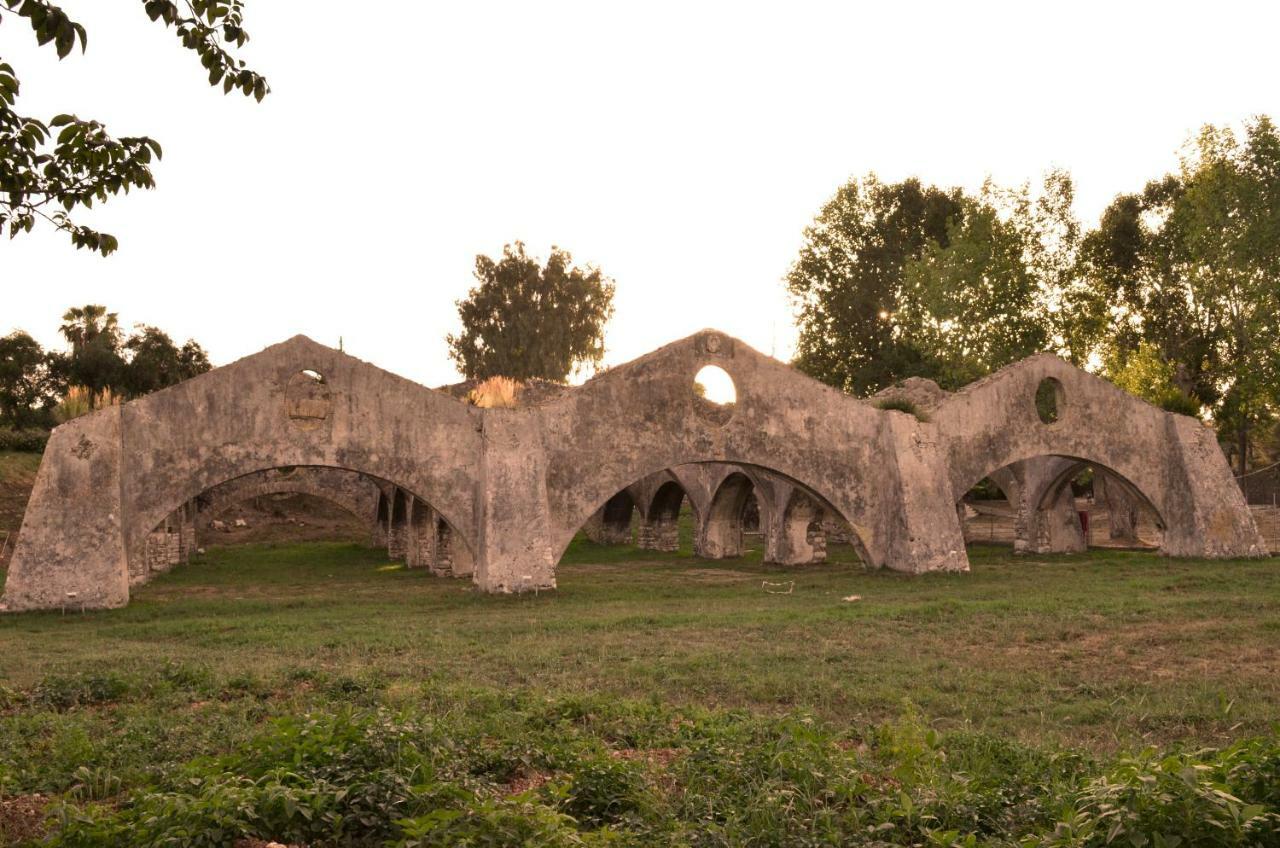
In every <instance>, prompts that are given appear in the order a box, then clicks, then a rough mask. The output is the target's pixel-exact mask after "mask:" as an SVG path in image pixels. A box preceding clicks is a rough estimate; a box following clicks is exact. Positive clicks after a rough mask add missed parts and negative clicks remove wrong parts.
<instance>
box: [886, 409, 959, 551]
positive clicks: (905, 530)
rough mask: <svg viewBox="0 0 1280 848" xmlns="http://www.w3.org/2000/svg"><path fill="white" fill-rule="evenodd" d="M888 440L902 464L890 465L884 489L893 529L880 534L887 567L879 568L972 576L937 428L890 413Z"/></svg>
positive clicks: (911, 418)
mask: <svg viewBox="0 0 1280 848" xmlns="http://www.w3.org/2000/svg"><path fill="white" fill-rule="evenodd" d="M882 438H883V439H884V441H885V443H886V447H887V448H888V453H889V455H890V456H892V457H893V458H894V460H896V461H895V462H894V463H893V464H892V465H890V464H889V463H886V466H887V467H886V473H885V478H886V479H885V480H884V481H883V483H881V485H882V486H883V487H884V496H885V497H886V498H887V499H888V501H889V505H890V508H889V509H888V510H886V518H887V519H888V524H887V526H884V527H882V528H881V529H880V533H882V534H883V542H884V544H883V546H882V548H881V550H882V551H883V556H884V562H883V563H874V564H876V565H880V564H883V565H884V566H886V567H888V568H891V569H893V570H895V571H906V572H911V573H921V572H926V571H968V570H969V556H968V554H967V553H966V551H965V546H964V534H963V532H962V531H961V529H960V520H959V518H958V517H957V516H956V505H955V500H954V498H953V497H952V494H951V484H950V481H949V480H948V475H947V457H946V454H945V453H944V452H943V450H942V447H941V445H940V443H939V441H938V436H937V425H934V424H926V423H923V422H920V421H917V420H916V419H915V417H914V416H911V415H908V414H907V413H904V412H890V413H889V414H888V415H886V416H885V425H884V430H883V431H882Z"/></svg>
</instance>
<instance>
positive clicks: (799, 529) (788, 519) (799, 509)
mask: <svg viewBox="0 0 1280 848" xmlns="http://www.w3.org/2000/svg"><path fill="white" fill-rule="evenodd" d="M825 514H826V510H825V509H823V507H822V505H821V504H819V503H818V502H817V501H816V500H814V499H813V498H812V497H810V496H809V495H808V494H806V493H805V491H804V490H803V489H799V488H796V489H793V490H792V491H791V494H790V496H789V497H788V498H787V503H786V506H785V507H784V508H783V511H782V516H781V521H780V523H779V528H778V533H777V534H776V536H777V539H776V541H775V543H774V550H773V552H772V555H771V556H770V557H769V559H770V560H771V561H772V562H777V563H780V564H782V565H805V564H809V563H819V562H823V561H825V560H826V558H827V537H826V532H825V531H824V529H823V517H824V515H825Z"/></svg>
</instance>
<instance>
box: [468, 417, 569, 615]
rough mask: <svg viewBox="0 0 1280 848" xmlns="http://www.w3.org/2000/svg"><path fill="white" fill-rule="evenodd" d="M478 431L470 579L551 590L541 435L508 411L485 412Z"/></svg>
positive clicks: (496, 587) (494, 586) (493, 588)
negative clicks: (476, 500)
mask: <svg viewBox="0 0 1280 848" xmlns="http://www.w3.org/2000/svg"><path fill="white" fill-rule="evenodd" d="M482 433H483V438H484V442H483V444H482V446H481V455H480V492H479V496H480V504H479V506H480V509H479V519H480V522H479V533H478V536H479V539H478V547H479V550H478V551H477V555H476V561H475V574H474V576H473V579H474V581H475V583H476V585H478V586H479V587H480V588H481V589H483V590H484V591H486V592H525V591H533V590H536V589H554V588H555V585H556V578H555V565H556V564H555V562H553V561H552V559H551V544H550V540H549V538H548V532H549V528H550V526H551V520H550V514H549V510H548V508H547V479H546V477H547V475H546V456H545V454H544V453H543V447H542V434H541V432H531V429H530V426H529V420H528V417H527V416H522V415H520V414H519V413H518V411H516V410H507V409H488V410H485V415H484V419H483V429H482Z"/></svg>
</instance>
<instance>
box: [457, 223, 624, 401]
mask: <svg viewBox="0 0 1280 848" xmlns="http://www.w3.org/2000/svg"><path fill="white" fill-rule="evenodd" d="M572 262H573V258H572V257H571V256H570V255H569V253H568V252H567V251H564V250H561V249H560V248H558V247H554V246H553V247H552V248H551V256H550V257H549V258H548V259H547V263H546V265H545V266H543V265H542V264H541V263H540V261H539V260H538V259H537V258H535V257H531V256H528V255H527V254H526V253H525V247H524V244H523V243H522V242H518V241H517V242H516V243H515V244H514V245H510V244H508V245H506V246H504V247H503V249H502V259H501V260H499V261H497V262H494V261H493V260H492V259H490V258H489V257H487V256H477V257H476V270H475V278H476V280H477V282H478V283H479V285H477V286H475V287H474V288H472V289H471V290H470V292H468V294H467V298H466V299H465V300H460V301H458V304H457V305H458V316H459V318H461V320H462V333H461V334H460V335H457V336H455V335H452V334H450V335H449V336H448V339H447V341H448V344H449V356H450V358H452V359H453V361H454V363H456V364H457V366H458V370H460V371H461V372H462V373H463V375H464V376H465V377H467V379H487V378H489V377H496V376H503V377H511V378H513V379H516V380H528V379H533V378H536V379H543V380H553V381H556V382H563V381H565V380H567V379H568V377H569V375H570V374H571V373H572V372H573V371H575V370H576V369H578V368H580V367H582V366H584V365H592V366H595V365H598V364H599V363H600V361H601V359H603V358H604V325H605V323H606V322H608V320H609V319H610V318H611V317H613V293H614V282H613V280H611V279H609V278H608V277H606V276H604V274H602V273H601V271H600V269H599V268H596V267H594V266H587V267H586V268H578V267H573V266H572Z"/></svg>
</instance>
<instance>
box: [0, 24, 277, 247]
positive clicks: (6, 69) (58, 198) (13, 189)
mask: <svg viewBox="0 0 1280 848" xmlns="http://www.w3.org/2000/svg"><path fill="white" fill-rule="evenodd" d="M141 2H142V5H143V10H144V11H145V12H146V14H147V16H148V17H149V18H151V20H153V21H157V22H161V23H163V24H164V25H165V26H166V27H173V28H174V30H175V32H176V34H177V35H178V38H179V40H180V41H181V42H182V44H183V46H184V47H186V48H187V49H189V50H192V51H194V52H195V53H196V54H197V55H198V56H199V57H200V62H201V65H202V66H203V67H204V68H205V69H206V70H207V71H208V72H209V83H210V85H217V84H218V83H219V82H221V83H222V84H223V91H224V92H230V91H231V90H232V89H236V88H238V89H239V90H240V91H241V92H242V93H243V94H244V95H245V96H251V97H253V98H254V99H255V100H257V101H259V102H261V100H262V99H263V98H264V97H266V95H267V94H268V93H270V91H271V88H270V86H269V85H268V84H267V81H266V78H265V77H263V76H262V75H260V74H258V73H257V72H255V71H253V70H251V69H249V68H247V67H246V66H245V63H244V61H243V60H240V59H238V58H236V57H235V56H233V55H232V54H231V52H230V50H229V49H228V48H229V47H234V48H239V47H243V46H244V45H245V43H246V42H247V41H248V39H249V36H248V34H247V33H246V32H245V30H244V4H243V2H242V0H184V2H183V7H185V9H186V10H187V14H185V15H184V14H183V12H182V10H181V9H180V8H179V6H178V4H177V3H175V2H172V0H141ZM6 13H7V14H12V15H16V16H17V17H20V18H25V19H27V21H28V23H29V24H30V25H31V29H32V31H33V32H34V33H35V36H36V41H37V42H38V43H39V44H41V45H46V44H52V45H53V46H54V49H55V50H56V51H57V54H58V57H59V58H60V59H61V58H65V57H66V56H68V55H69V54H70V53H71V51H72V50H73V49H74V47H75V45H76V44H77V43H79V45H80V49H81V51H82V52H83V51H84V50H85V49H86V48H87V46H88V35H87V33H86V32H85V29H84V27H83V26H81V25H80V24H78V23H76V22H75V21H72V20H71V19H70V18H69V17H68V16H67V15H66V13H65V12H63V11H62V9H61V8H59V7H58V6H56V5H54V4H53V3H51V2H49V0H0V22H3V20H4V18H3V15H4V14H6ZM19 90H20V85H19V81H18V77H17V74H16V72H15V71H14V69H13V67H12V66H10V65H8V64H6V63H3V62H0V230H7V232H8V235H9V237H10V238H14V237H16V236H17V235H18V234H20V233H27V232H30V231H31V230H32V228H33V227H34V226H35V223H36V221H37V219H41V220H44V221H46V222H47V223H49V224H51V225H52V226H54V227H55V228H57V229H59V230H62V231H63V232H65V233H67V235H68V236H69V237H70V239H71V243H72V244H73V245H74V246H75V247H76V248H88V249H89V250H92V251H95V252H97V253H100V254H102V255H103V256H108V255H110V254H111V253H113V252H115V250H116V249H117V248H118V247H119V242H118V241H117V239H116V238H115V237H114V236H112V235H110V234H107V233H101V232H98V231H96V230H94V229H92V228H90V227H87V226H84V225H81V224H78V223H76V222H74V221H73V220H72V219H71V218H70V217H69V216H70V213H71V212H73V211H74V210H75V208H76V207H78V206H83V207H85V208H92V206H93V204H94V202H95V201H99V202H101V201H105V200H107V199H108V198H109V197H111V196H114V195H118V194H120V193H121V192H124V193H128V192H129V191H130V190H131V189H135V188H140V189H150V188H154V187H155V178H154V175H153V174H152V172H151V169H150V166H151V163H152V160H153V159H154V160H156V161H159V160H160V158H161V157H162V155H163V151H162V148H161V147H160V144H159V142H157V141H155V140H154V139H151V138H148V137H146V136H136V137H122V138H119V139H116V138H113V137H112V136H110V135H109V134H108V133H107V131H106V127H105V126H103V125H102V124H100V123H98V122H97V121H93V120H82V119H80V118H78V117H76V116H74V115H69V114H61V115H57V116H55V117H54V118H53V119H52V120H51V121H49V123H48V125H46V124H44V123H42V122H41V121H39V120H37V119H35V118H29V117H23V116H21V115H18V114H17V113H16V112H15V111H14V107H15V104H16V102H17V97H18V93H19ZM51 128H52V129H55V130H57V131H58V132H57V136H56V137H55V138H54V139H53V140H52V145H53V149H52V150H50V149H48V148H49V145H50V137H49V134H50V129H51ZM54 209H56V210H57V211H51V210H54Z"/></svg>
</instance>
